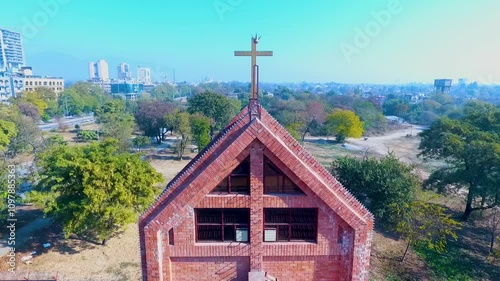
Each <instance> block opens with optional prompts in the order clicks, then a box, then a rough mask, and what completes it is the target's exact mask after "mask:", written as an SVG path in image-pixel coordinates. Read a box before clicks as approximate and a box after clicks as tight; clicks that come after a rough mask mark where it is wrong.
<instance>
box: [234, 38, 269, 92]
mask: <svg viewBox="0 0 500 281" xmlns="http://www.w3.org/2000/svg"><path fill="white" fill-rule="evenodd" d="M259 39H260V36H259V37H257V34H255V37H253V36H252V50H251V51H235V52H234V55H235V56H237V57H239V56H245V57H252V65H251V70H252V72H251V73H252V88H251V93H252V99H254V100H255V99H257V97H258V94H259V93H258V88H257V86H258V85H257V84H258V66H257V56H265V57H270V56H272V55H273V51H259V52H258V51H257V43H259Z"/></svg>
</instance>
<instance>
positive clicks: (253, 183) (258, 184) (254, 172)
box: [250, 143, 264, 272]
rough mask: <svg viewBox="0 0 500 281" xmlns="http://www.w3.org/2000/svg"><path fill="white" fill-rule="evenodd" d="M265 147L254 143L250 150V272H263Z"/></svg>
mask: <svg viewBox="0 0 500 281" xmlns="http://www.w3.org/2000/svg"><path fill="white" fill-rule="evenodd" d="M263 149H264V146H263V145H262V144H260V143H254V144H253V145H252V147H251V150H250V196H251V200H250V271H251V272H258V271H263V267H262V251H263V250H262V240H263V232H264V230H263V228H264V226H263V223H264V222H263V219H264V214H263V209H262V206H263V204H264V203H263V192H264V153H263Z"/></svg>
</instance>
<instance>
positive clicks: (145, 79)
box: [137, 66, 153, 85]
mask: <svg viewBox="0 0 500 281" xmlns="http://www.w3.org/2000/svg"><path fill="white" fill-rule="evenodd" d="M137 81H139V82H142V83H144V84H147V85H149V84H152V83H153V80H152V79H151V68H148V67H140V66H139V67H138V68H137Z"/></svg>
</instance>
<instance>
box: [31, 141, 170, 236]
mask: <svg viewBox="0 0 500 281" xmlns="http://www.w3.org/2000/svg"><path fill="white" fill-rule="evenodd" d="M118 151H119V146H118V145H117V142H116V141H114V140H111V139H109V140H106V141H104V142H100V143H93V144H90V145H87V146H73V147H69V146H57V147H54V148H53V149H51V150H49V151H47V152H44V153H43V155H42V156H41V157H40V161H38V165H39V169H40V176H41V177H40V181H39V183H38V184H37V186H36V191H38V192H42V193H46V194H53V195H54V196H53V197H52V198H53V199H52V200H49V201H47V202H45V208H44V211H45V213H46V214H47V215H48V216H50V217H53V218H54V219H55V220H56V221H57V222H59V223H61V224H62V226H63V230H64V233H65V236H66V237H68V236H69V235H70V234H71V233H75V234H77V235H79V236H81V237H89V238H91V239H98V240H99V241H101V243H102V244H103V245H104V244H105V242H106V240H107V239H109V238H110V237H112V236H113V235H114V234H116V233H117V232H118V231H120V230H122V229H123V227H124V226H125V225H127V224H128V223H131V222H134V221H136V219H137V217H138V214H139V213H140V212H142V211H144V210H145V209H146V208H147V207H148V206H149V205H150V204H151V203H152V202H153V200H154V198H155V195H157V189H156V188H155V187H153V185H154V184H156V183H159V182H161V181H162V177H161V175H160V174H159V173H158V172H156V171H155V170H154V169H153V168H152V167H151V166H150V165H149V164H148V163H147V162H145V161H143V160H141V157H140V155H138V154H129V153H119V152H118ZM47 198H51V197H47Z"/></svg>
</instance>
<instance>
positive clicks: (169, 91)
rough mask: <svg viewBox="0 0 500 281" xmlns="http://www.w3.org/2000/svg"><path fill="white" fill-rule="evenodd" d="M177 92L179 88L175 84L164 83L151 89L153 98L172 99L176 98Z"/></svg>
mask: <svg viewBox="0 0 500 281" xmlns="http://www.w3.org/2000/svg"><path fill="white" fill-rule="evenodd" d="M176 93H177V89H176V88H175V87H174V86H173V85H171V84H169V83H163V84H160V85H158V86H156V87H154V88H153V90H151V92H150V95H151V97H152V98H153V99H159V100H164V101H171V100H173V99H174V96H175V94H176Z"/></svg>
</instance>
